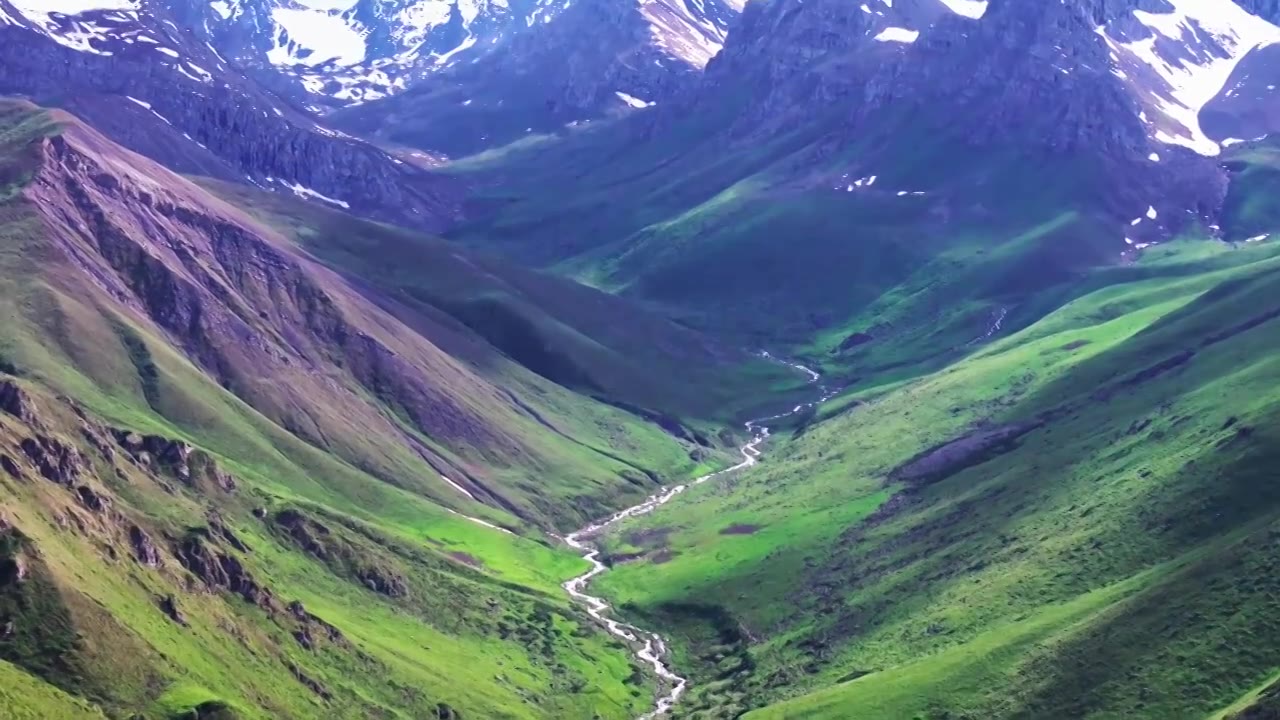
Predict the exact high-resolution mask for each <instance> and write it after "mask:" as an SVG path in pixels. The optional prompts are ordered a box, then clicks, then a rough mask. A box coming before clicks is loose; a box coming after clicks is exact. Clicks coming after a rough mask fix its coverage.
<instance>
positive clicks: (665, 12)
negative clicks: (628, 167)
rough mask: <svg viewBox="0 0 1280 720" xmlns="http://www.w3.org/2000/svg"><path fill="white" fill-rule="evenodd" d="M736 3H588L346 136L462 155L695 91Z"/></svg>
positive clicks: (412, 93) (410, 94) (343, 124)
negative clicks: (358, 135) (371, 137)
mask: <svg viewBox="0 0 1280 720" xmlns="http://www.w3.org/2000/svg"><path fill="white" fill-rule="evenodd" d="M740 11H741V6H740V5H739V4H738V3H737V2H736V0H705V1H701V0H699V1H695V0H657V1H655V2H630V1H629V0H628V1H622V2H618V1H615V0H588V1H587V2H579V3H574V4H572V5H569V6H566V7H565V8H564V9H563V10H561V11H560V12H559V13H558V14H557V15H556V16H555V18H554V19H551V20H550V21H549V22H547V23H545V24H544V25H543V26H541V27H539V28H536V29H535V30H531V31H528V32H523V33H520V34H517V35H514V36H512V37H511V38H510V39H509V40H507V41H506V42H503V43H499V44H498V45H496V46H495V47H494V48H493V49H492V50H491V51H490V52H488V53H487V54H485V55H483V56H481V57H478V58H476V59H475V60H473V61H471V62H469V63H459V64H456V65H453V66H451V67H449V68H447V69H445V70H442V71H441V72H439V73H436V74H434V75H432V76H430V77H428V78H425V79H424V80H423V81H422V82H419V83H417V84H416V85H414V86H413V87H410V88H409V89H408V90H406V91H405V92H404V93H401V94H398V95H396V96H394V97H390V98H387V99H384V100H379V101H377V102H371V103H367V104H365V105H361V106H358V107H352V108H349V109H345V110H342V111H339V112H337V113H334V114H333V115H332V117H331V121H332V122H333V123H334V124H335V125H336V126H337V127H340V128H343V129H344V130H347V131H349V132H353V133H358V134H364V135H370V136H374V137H379V138H383V139H386V140H387V141H389V142H392V143H395V144H399V145H407V146H411V147H418V148H425V149H429V150H433V151H437V152H441V153H444V154H447V155H450V156H454V157H457V156H463V155H469V154H473V153H477V152H480V151H482V150H485V149H487V148H493V147H500V146H502V145H506V144H508V143H511V142H514V141H517V140H520V139H522V138H526V137H529V136H530V135H533V134H541V133H548V132H556V131H558V130H560V129H562V128H564V127H566V126H573V125H577V124H580V123H588V122H591V121H593V120H600V119H605V118H610V117H617V116H619V115H625V114H627V113H629V112H633V111H635V110H636V109H642V108H646V107H651V106H653V105H656V104H659V103H664V102H666V101H667V100H668V99H670V98H673V97H677V96H679V95H681V94H684V93H688V92H691V91H693V90H695V89H696V87H697V84H698V81H699V78H700V77H701V74H702V70H703V68H704V67H705V66H706V65H707V63H708V61H709V60H710V59H711V58H712V57H713V56H715V55H716V53H718V52H719V50H720V48H721V46H722V44H723V42H724V40H725V37H726V35H727V33H728V29H729V27H730V24H731V23H732V22H733V21H734V20H736V18H737V15H738V13H739V12H740Z"/></svg>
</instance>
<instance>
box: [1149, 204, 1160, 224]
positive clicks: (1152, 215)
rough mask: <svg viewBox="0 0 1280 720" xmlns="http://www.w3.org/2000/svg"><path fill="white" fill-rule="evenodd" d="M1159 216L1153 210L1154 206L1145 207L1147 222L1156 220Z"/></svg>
mask: <svg viewBox="0 0 1280 720" xmlns="http://www.w3.org/2000/svg"><path fill="white" fill-rule="evenodd" d="M1159 216H1160V213H1158V212H1156V209H1155V207H1154V206H1152V205H1148V206H1147V219H1148V220H1155V219H1156V218H1157V217H1159Z"/></svg>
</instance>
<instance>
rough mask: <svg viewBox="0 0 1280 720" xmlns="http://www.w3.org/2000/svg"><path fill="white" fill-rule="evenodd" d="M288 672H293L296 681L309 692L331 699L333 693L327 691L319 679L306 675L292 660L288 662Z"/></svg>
mask: <svg viewBox="0 0 1280 720" xmlns="http://www.w3.org/2000/svg"><path fill="white" fill-rule="evenodd" d="M289 672H291V673H293V676H294V677H295V678H297V680H298V682H300V683H302V684H303V685H304V686H305V687H306V688H307V689H308V690H310V691H311V692H313V693H315V694H316V695H318V696H320V697H321V698H323V699H325V700H332V699H333V694H332V693H330V692H329V689H328V688H326V687H325V686H324V685H323V684H322V683H321V682H320V681H319V680H316V679H315V678H313V677H311V676H310V675H307V673H306V672H305V671H303V669H302V668H301V667H299V666H298V665H296V664H294V663H292V662H291V663H289Z"/></svg>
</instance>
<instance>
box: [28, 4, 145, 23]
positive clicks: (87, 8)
mask: <svg viewBox="0 0 1280 720" xmlns="http://www.w3.org/2000/svg"><path fill="white" fill-rule="evenodd" d="M10 3H11V4H12V5H13V7H14V8H16V9H17V11H18V12H20V13H22V14H23V15H25V16H27V18H29V19H31V20H36V17H35V16H44V17H45V18H48V17H49V15H50V14H51V13H59V14H61V15H79V14H81V13H87V12H93V11H95V10H137V9H138V3H137V1H136V0H10Z"/></svg>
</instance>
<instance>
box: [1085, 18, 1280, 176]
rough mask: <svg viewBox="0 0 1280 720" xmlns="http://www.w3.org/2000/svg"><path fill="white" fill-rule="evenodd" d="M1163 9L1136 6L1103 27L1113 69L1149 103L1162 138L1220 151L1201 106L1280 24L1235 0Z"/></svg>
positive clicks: (1146, 115) (1148, 117)
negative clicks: (1204, 125) (1202, 117)
mask: <svg viewBox="0 0 1280 720" xmlns="http://www.w3.org/2000/svg"><path fill="white" fill-rule="evenodd" d="M1167 4H1168V7H1167V8H1166V9H1165V10H1164V11H1163V12H1151V11H1144V10H1133V11H1132V15H1131V16H1130V17H1122V18H1120V19H1119V20H1118V21H1114V22H1111V23H1108V24H1107V25H1104V26H1102V27H1099V28H1098V33H1099V34H1100V35H1101V36H1102V37H1103V39H1104V40H1105V41H1106V43H1107V45H1108V46H1109V47H1110V49H1111V59H1112V63H1113V66H1114V69H1113V72H1114V73H1115V74H1116V75H1117V76H1118V77H1120V78H1121V79H1122V80H1124V82H1125V83H1126V84H1127V85H1128V86H1129V88H1130V90H1131V91H1132V92H1133V93H1134V95H1135V96H1136V97H1137V98H1138V101H1139V103H1140V104H1141V105H1142V107H1143V119H1144V121H1145V122H1146V123H1147V124H1148V127H1149V129H1150V132H1151V135H1152V137H1153V138H1155V139H1156V140H1158V141H1160V142H1163V143H1166V144H1174V145H1183V146H1185V147H1188V148H1191V149H1192V150H1194V151H1196V152H1198V153H1200V154H1202V155H1217V154H1218V153H1219V152H1220V150H1221V148H1220V145H1219V143H1218V142H1217V141H1215V140H1213V139H1211V138H1210V137H1209V136H1208V135H1206V134H1205V131H1204V130H1203V129H1202V127H1201V123H1200V114H1201V111H1202V110H1203V109H1204V108H1205V106H1206V105H1208V104H1209V102H1210V101H1212V100H1213V99H1214V98H1215V97H1217V96H1218V95H1219V94H1220V93H1222V92H1223V90H1224V89H1225V87H1226V85H1227V83H1228V81H1229V80H1230V78H1231V76H1232V74H1233V73H1234V72H1235V70H1236V68H1237V66H1238V65H1239V64H1240V63H1241V62H1242V61H1243V60H1244V59H1245V58H1246V57H1248V56H1249V54H1250V53H1253V52H1255V51H1258V50H1261V49H1263V48H1266V47H1268V46H1270V45H1272V44H1275V43H1278V42H1280V27H1277V26H1276V25H1274V24H1272V23H1270V22H1268V21H1266V20H1264V19H1262V18H1260V17H1258V16H1256V15H1253V14H1251V13H1249V12H1247V11H1246V10H1244V9H1243V8H1241V7H1240V6H1239V5H1237V4H1236V3H1235V2H1232V1H1231V0H1167Z"/></svg>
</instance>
